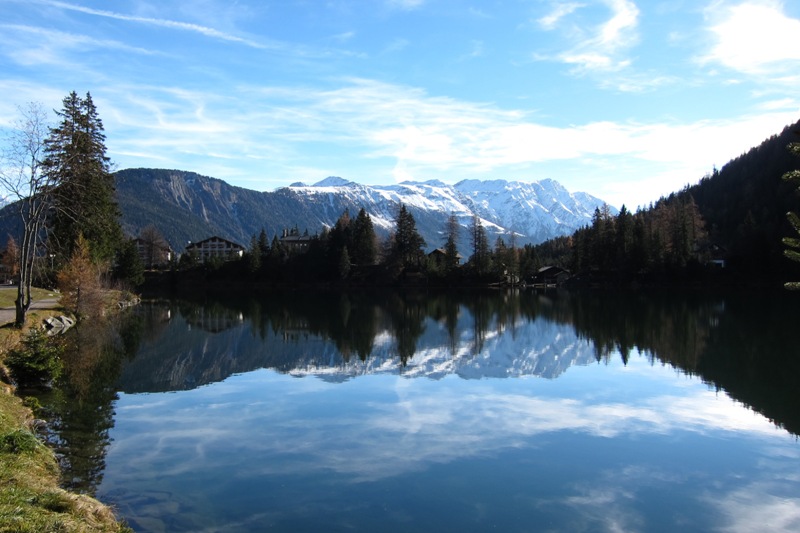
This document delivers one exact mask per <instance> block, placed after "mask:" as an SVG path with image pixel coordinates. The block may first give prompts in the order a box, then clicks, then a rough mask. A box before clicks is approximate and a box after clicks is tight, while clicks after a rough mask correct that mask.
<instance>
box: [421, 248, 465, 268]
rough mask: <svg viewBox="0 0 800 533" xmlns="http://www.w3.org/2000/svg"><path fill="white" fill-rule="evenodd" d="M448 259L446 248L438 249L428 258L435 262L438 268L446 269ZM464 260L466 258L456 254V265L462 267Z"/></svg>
mask: <svg viewBox="0 0 800 533" xmlns="http://www.w3.org/2000/svg"><path fill="white" fill-rule="evenodd" d="M446 257H447V252H446V251H445V250H444V248H437V249H435V250H434V251H432V252H431V253H429V254H428V258H429V259H430V260H431V261H433V263H434V264H435V265H436V266H437V267H444V263H445V258H446ZM463 258H464V257H463V256H462V255H461V254H459V253H456V265H460V264H461V260H462V259H463Z"/></svg>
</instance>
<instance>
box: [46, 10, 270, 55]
mask: <svg viewBox="0 0 800 533" xmlns="http://www.w3.org/2000/svg"><path fill="white" fill-rule="evenodd" d="M36 2H37V3H39V4H44V5H48V6H52V7H56V8H59V9H64V10H68V11H76V12H79V13H84V14H87V15H94V16H98V17H104V18H110V19H115V20H122V21H126V22H135V23H139V24H147V25H150V26H160V27H163V28H170V29H175V30H181V31H188V32H192V33H198V34H201V35H205V36H206V37H211V38H213V39H218V40H222V41H228V42H232V43H237V44H242V45H245V46H249V47H251V48H259V49H268V48H272V47H273V46H268V45H265V44H263V43H259V42H256V41H253V40H250V39H245V38H243V37H239V36H236V35H231V34H229V33H225V32H222V31H219V30H216V29H214V28H210V27H208V26H202V25H199V24H192V23H188V22H180V21H176V20H169V19H163V18H151V17H140V16H136V15H128V14H124V13H118V12H115V11H108V10H104V9H94V8H90V7H85V6H81V5H76V4H70V3H67V2H60V1H58V0H36Z"/></svg>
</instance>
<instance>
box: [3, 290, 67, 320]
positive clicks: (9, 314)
mask: <svg viewBox="0 0 800 533" xmlns="http://www.w3.org/2000/svg"><path fill="white" fill-rule="evenodd" d="M11 290H13V291H16V290H17V288H16V287H15V286H13V285H8V286H5V287H2V288H0V291H11ZM58 307H59V305H58V298H43V299H41V300H36V301H34V302H33V303H32V304H31V310H33V309H56V308H58ZM16 318H17V311H16V309H14V307H0V326H4V325H6V324H9V323H11V322H14V319H16Z"/></svg>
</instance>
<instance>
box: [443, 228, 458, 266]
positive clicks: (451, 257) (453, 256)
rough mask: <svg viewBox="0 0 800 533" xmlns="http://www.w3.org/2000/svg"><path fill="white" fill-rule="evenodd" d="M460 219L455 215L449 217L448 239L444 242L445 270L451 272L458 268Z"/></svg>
mask: <svg viewBox="0 0 800 533" xmlns="http://www.w3.org/2000/svg"><path fill="white" fill-rule="evenodd" d="M458 229H459V225H458V219H457V218H456V216H455V215H450V216H449V217H448V218H447V240H446V241H445V243H444V271H445V274H451V273H452V272H453V271H454V270H455V269H456V268H458Z"/></svg>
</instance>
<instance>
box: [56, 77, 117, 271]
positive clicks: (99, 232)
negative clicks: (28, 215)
mask: <svg viewBox="0 0 800 533" xmlns="http://www.w3.org/2000/svg"><path fill="white" fill-rule="evenodd" d="M63 104H64V108H63V109H62V110H61V111H59V112H57V115H58V117H59V118H60V120H61V122H60V123H59V125H58V126H56V127H55V128H51V129H50V135H49V137H48V139H47V140H46V141H45V159H44V162H43V169H44V173H45V174H46V175H48V176H50V178H51V180H52V181H53V182H54V183H55V184H56V187H55V189H54V191H53V192H54V202H55V210H54V214H53V217H52V220H51V221H50V223H51V224H52V228H53V230H52V234H51V236H50V243H49V244H50V248H51V252H52V253H55V254H57V255H58V256H59V258H60V259H61V260H62V261H63V260H65V259H66V258H68V257H70V256H71V255H72V251H73V249H74V246H75V243H76V242H77V239H78V235H83V237H84V238H85V239H86V240H87V241H88V243H89V244H90V246H89V248H90V249H91V253H92V256H93V258H94V259H98V260H104V261H108V260H111V259H112V258H113V257H114V254H115V252H116V251H117V249H118V248H119V246H120V244H121V242H122V230H121V229H120V225H119V209H118V207H117V203H116V200H115V198H114V176H113V175H112V174H111V164H110V161H109V158H108V157H107V156H106V146H105V134H104V133H103V123H102V121H101V120H100V117H99V116H98V114H97V108H96V107H95V105H94V102H93V101H92V97H91V95H90V94H89V93H87V94H86V97H85V98H80V97H78V95H77V94H76V93H75V91H73V92H71V93H70V94H69V95H68V96H67V97H66V98H64V101H63Z"/></svg>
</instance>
